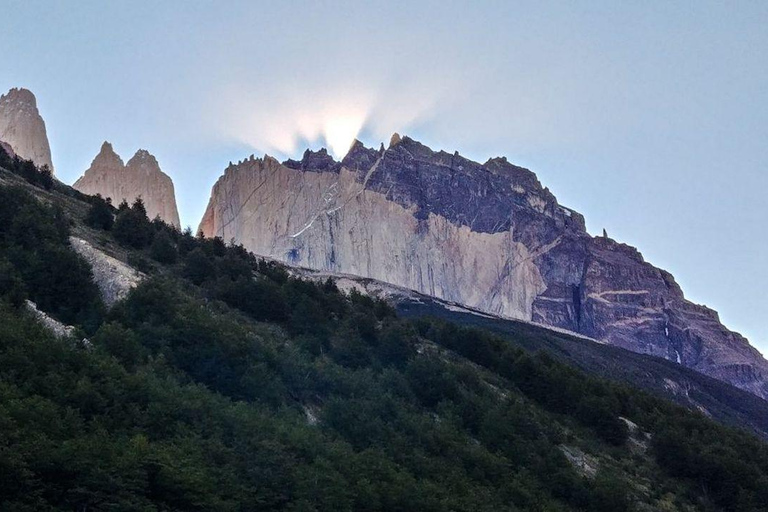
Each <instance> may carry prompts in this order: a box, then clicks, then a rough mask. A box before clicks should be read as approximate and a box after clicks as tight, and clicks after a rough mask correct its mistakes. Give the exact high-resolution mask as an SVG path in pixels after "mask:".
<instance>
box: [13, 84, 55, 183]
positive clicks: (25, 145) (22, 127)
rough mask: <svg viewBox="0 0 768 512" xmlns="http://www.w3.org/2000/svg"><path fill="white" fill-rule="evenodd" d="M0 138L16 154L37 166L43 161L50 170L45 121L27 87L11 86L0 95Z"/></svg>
mask: <svg viewBox="0 0 768 512" xmlns="http://www.w3.org/2000/svg"><path fill="white" fill-rule="evenodd" d="M0 141H3V142H6V143H7V144H8V145H10V146H11V148H12V149H13V152H14V153H15V154H16V155H18V156H19V157H20V158H22V159H24V160H32V161H33V162H34V163H35V165H37V166H38V167H42V166H43V165H47V166H48V168H49V169H50V170H51V172H53V162H52V161H51V147H50V145H49V144H48V135H47V133H46V131H45V121H43V118H42V117H40V112H38V110H37V100H36V99H35V95H34V94H32V92H30V91H28V90H27V89H17V88H14V89H11V90H10V91H8V92H7V93H6V94H4V95H3V96H0Z"/></svg>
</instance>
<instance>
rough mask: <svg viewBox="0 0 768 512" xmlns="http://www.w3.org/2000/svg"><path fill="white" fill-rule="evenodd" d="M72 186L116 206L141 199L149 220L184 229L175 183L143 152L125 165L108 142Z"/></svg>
mask: <svg viewBox="0 0 768 512" xmlns="http://www.w3.org/2000/svg"><path fill="white" fill-rule="evenodd" d="M72 186H73V187H74V188H76V189H77V190H79V191H80V192H83V193H85V194H101V195H102V197H105V198H107V197H108V198H111V199H112V204H114V205H115V206H117V205H118V204H119V203H120V202H122V201H123V200H126V201H128V203H131V202H133V201H134V200H135V199H136V198H137V197H141V199H142V200H143V201H144V206H145V207H146V209H147V215H148V216H149V218H150V219H152V218H155V217H156V216H160V218H161V219H163V220H164V221H165V222H167V223H169V224H171V225H173V226H176V227H177V228H178V227H180V225H181V223H180V222H179V212H178V209H177V207H176V195H175V193H174V189H173V182H172V181H171V178H170V177H169V176H168V175H167V174H165V173H164V172H163V171H161V170H160V166H159V165H158V163H157V160H156V159H155V157H154V156H152V155H151V154H149V153H148V152H147V151H145V150H143V149H140V150H139V151H137V152H136V154H135V155H134V156H133V158H131V159H130V160H128V163H127V164H125V165H124V164H123V160H122V159H121V158H120V157H119V156H118V155H117V154H116V153H115V152H114V150H113V149H112V145H111V144H110V143H109V142H105V143H104V144H103V145H102V146H101V151H100V152H99V154H98V155H96V158H94V160H93V162H92V163H91V166H90V167H89V168H88V170H87V171H85V174H83V176H81V177H80V178H79V179H78V180H77V181H76V182H75V184H74V185H72Z"/></svg>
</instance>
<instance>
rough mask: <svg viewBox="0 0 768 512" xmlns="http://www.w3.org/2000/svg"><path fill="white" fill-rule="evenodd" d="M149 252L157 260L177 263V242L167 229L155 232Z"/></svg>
mask: <svg viewBox="0 0 768 512" xmlns="http://www.w3.org/2000/svg"><path fill="white" fill-rule="evenodd" d="M149 252H150V255H151V256H152V258H153V259H154V260H155V261H158V262H160V263H166V264H172V263H176V259H177V258H178V255H179V253H178V251H177V250H176V244H174V242H173V239H172V238H171V236H170V235H169V234H168V232H167V231H166V230H162V231H159V232H158V233H157V234H155V237H154V239H153V240H152V245H151V246H150V249H149Z"/></svg>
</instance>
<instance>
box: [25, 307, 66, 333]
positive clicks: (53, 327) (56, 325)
mask: <svg viewBox="0 0 768 512" xmlns="http://www.w3.org/2000/svg"><path fill="white" fill-rule="evenodd" d="M24 306H25V307H26V309H27V311H29V312H30V313H31V314H32V316H34V317H35V319H36V320H37V321H38V322H40V324H41V325H42V326H43V327H45V328H46V329H48V330H49V331H50V332H51V333H53V335H54V336H56V337H57V338H69V337H70V336H72V335H74V334H75V328H74V327H73V326H71V325H64V324H63V323H61V322H59V321H58V320H56V319H55V318H53V317H50V316H48V314H46V313H45V311H40V309H38V307H37V304H35V303H34V302H32V301H31V300H27V301H26V302H25V303H24Z"/></svg>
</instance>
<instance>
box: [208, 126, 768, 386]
mask: <svg viewBox="0 0 768 512" xmlns="http://www.w3.org/2000/svg"><path fill="white" fill-rule="evenodd" d="M200 231H201V232H202V233H203V234H205V235H206V236H209V237H212V236H219V237H222V238H223V239H224V240H230V239H234V240H236V241H237V242H240V243H242V244H243V245H244V246H245V247H246V248H248V249H249V250H251V251H253V252H254V253H256V254H259V255H263V256H268V257H271V258H275V259H277V260H280V261H283V262H286V263H288V264H291V265H295V266H301V267H308V268H312V269H317V270H322V271H328V272H336V273H344V274H353V275H358V276H362V277H367V278H374V279H377V280H381V281H385V282H388V283H391V284H394V285H397V286H402V287H405V288H409V289H412V290H416V291H418V292H421V293H424V294H427V295H431V296H434V297H437V298H440V299H443V300H447V301H452V302H455V303H458V304H462V305H466V306H470V307H472V308H475V309H477V310H480V311H483V312H487V313H492V314H495V315H500V316H504V317H509V318H515V319H521V320H526V321H532V322H535V323H539V324H543V325H546V326H550V327H555V328H559V329H565V330H568V331H572V332H575V333H579V334H582V335H586V336H589V337H591V338H594V339H596V340H599V341H602V342H607V343H610V344H613V345H617V346H620V347H623V348H627V349H630V350H633V351H635V352H641V353H646V354H652V355H655V356H659V357H662V358H665V359H668V360H671V361H674V362H677V363H679V364H682V365H685V366H688V367H691V368H693V369H696V370H698V371H700V372H702V373H704V374H706V375H710V376H712V377H715V378H718V379H721V380H723V381H726V382H729V383H732V384H734V385H736V386H738V387H740V388H742V389H745V390H748V391H750V392H752V393H754V394H756V395H758V396H761V397H763V398H768V362H766V360H765V359H763V357H762V356H761V355H760V354H759V353H758V352H757V350H755V349H754V348H753V347H751V346H750V345H749V343H748V341H747V340H746V339H745V338H743V337H742V336H741V335H739V334H737V333H734V332H731V331H729V330H728V329H726V328H725V327H724V326H723V325H722V324H721V323H720V321H719V318H718V315H717V313H716V312H715V311H712V310H711V309H709V308H707V307H705V306H700V305H697V304H694V303H692V302H690V301H688V300H686V299H685V297H684V295H683V292H682V290H681V289H680V287H679V286H678V285H677V283H676V282H675V280H674V278H673V277H672V275H671V274H670V273H668V272H666V271H664V270H661V269H658V268H656V267H654V266H653V265H651V264H650V263H648V262H646V261H645V260H644V259H643V256H642V255H641V254H640V252H639V251H638V250H637V249H635V248H634V247H630V246H628V245H626V244H622V243H619V242H617V241H615V240H612V239H610V238H608V237H602V236H601V237H593V236H591V235H590V234H589V233H587V231H586V228H585V222H584V218H583V216H582V215H581V214H579V213H577V212H576V211H574V210H572V209H570V208H566V207H564V206H562V205H560V204H559V203H558V202H557V199H556V198H555V196H554V195H553V194H552V193H551V192H550V191H549V190H548V189H547V188H545V187H542V185H541V183H540V182H539V180H538V179H537V177H536V175H535V174H534V173H533V172H531V171H530V170H528V169H524V168H522V167H518V166H515V165H513V164H511V163H509V162H508V161H507V159H506V158H503V157H499V158H492V159H490V160H488V161H487V162H485V163H484V164H480V163H477V162H473V161H471V160H468V159H466V158H464V157H462V156H461V155H459V154H458V153H447V152H445V151H433V150H431V149H430V148H428V147H427V146H425V145H423V144H421V143H419V142H417V141H415V140H413V139H411V138H409V137H405V136H404V137H393V142H392V143H390V146H389V148H388V149H386V150H382V149H379V150H377V149H372V148H366V147H365V146H364V145H362V144H360V143H355V144H353V146H352V147H351V149H350V151H349V153H348V154H347V155H346V156H345V157H344V158H343V159H342V161H341V162H336V161H334V160H333V159H332V158H331V157H330V156H329V155H328V154H327V152H324V151H322V150H321V151H319V152H311V151H307V152H306V153H305V154H304V157H303V158H302V160H301V161H293V160H288V161H286V162H284V163H282V164H281V163H280V162H278V161H277V160H275V159H274V158H271V157H264V158H263V159H249V160H245V161H243V162H240V163H238V164H237V165H230V166H229V167H228V168H227V169H226V171H225V173H224V175H223V176H222V177H221V178H220V179H219V180H218V181H217V183H216V184H215V185H214V187H213V190H212V193H211V198H210V202H209V204H208V208H207V210H206V212H205V215H204V217H203V219H202V222H201V224H200Z"/></svg>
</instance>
